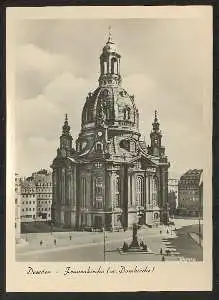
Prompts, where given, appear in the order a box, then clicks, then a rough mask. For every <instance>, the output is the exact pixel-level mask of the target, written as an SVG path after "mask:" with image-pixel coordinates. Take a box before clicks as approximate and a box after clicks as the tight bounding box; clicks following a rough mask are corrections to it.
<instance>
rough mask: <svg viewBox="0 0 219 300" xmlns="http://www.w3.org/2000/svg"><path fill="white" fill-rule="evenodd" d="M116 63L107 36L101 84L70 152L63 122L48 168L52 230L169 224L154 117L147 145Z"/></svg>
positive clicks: (163, 168)
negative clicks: (58, 143)
mask: <svg viewBox="0 0 219 300" xmlns="http://www.w3.org/2000/svg"><path fill="white" fill-rule="evenodd" d="M120 60H121V55H120V54H119V52H118V50H117V48H116V45H115V43H114V42H113V40H112V37H111V34H109V37H108V40H107V42H106V45H105V46H104V47H103V50H102V54H101V56H100V76H99V85H98V87H97V88H96V89H95V90H94V91H93V92H92V93H89V94H88V96H87V98H86V101H85V104H84V107H83V110H82V118H81V131H80V133H79V135H78V138H77V140H76V143H75V146H73V144H72V141H73V138H72V136H71V132H70V126H69V123H68V117H67V115H66V116H65V121H64V125H63V128H62V135H61V136H60V145H59V148H58V149H57V156H56V157H55V159H54V160H53V163H52V166H51V167H52V169H53V204H52V220H53V222H54V223H55V224H57V225H61V226H66V227H71V228H83V227H86V228H89V227H90V228H96V229H101V228H103V227H104V228H106V229H107V230H117V229H118V228H128V227H130V226H132V224H133V223H135V222H136V220H138V222H139V223H141V224H145V225H149V226H153V225H156V224H158V223H164V224H165V223H167V222H168V203H167V199H168V168H169V166H170V164H169V162H168V158H167V156H166V154H165V148H164V147H163V146H162V134H161V131H160V124H159V121H158V116H157V111H155V115H154V122H153V124H152V131H151V134H150V140H151V142H150V145H146V143H145V141H144V140H143V139H142V138H141V133H140V131H139V111H138V108H137V107H136V105H135V99H134V96H133V95H129V94H128V93H127V91H126V90H125V89H123V88H122V77H121V74H120ZM139 210H141V211H142V214H141V217H140V219H139V218H138V217H137V215H138V211H139Z"/></svg>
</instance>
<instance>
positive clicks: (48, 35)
mask: <svg viewBox="0 0 219 300" xmlns="http://www.w3.org/2000/svg"><path fill="white" fill-rule="evenodd" d="M146 9H147V8H146ZM121 10H122V8H121ZM92 11H93V10H92ZM18 14H19V13H18ZM104 15H106V9H105V14H103V17H102V18H101V17H99V18H95V17H93V16H92V17H90V18H89V16H88V17H86V18H85V17H81V18H79V17H75V15H74V16H73V15H72V17H71V16H70V14H68V18H64V17H62V15H60V16H58V15H57V14H56V16H55V17H53V18H51V17H48V18H46V14H45V17H43V18H41V17H40V18H34V17H32V18H28V17H25V18H18V19H17V20H16V21H14V23H13V24H14V27H13V28H14V30H13V47H14V49H15V50H14V51H13V52H10V59H11V61H10V65H11V66H12V65H13V76H12V77H13V80H12V82H13V94H10V95H12V96H11V98H10V107H12V106H13V109H12V111H13V112H12V113H11V120H12V124H13V125H11V127H10V128H13V132H14V133H13V150H11V151H12V152H13V157H14V160H13V161H14V164H13V174H11V178H13V184H12V185H13V189H14V199H7V201H10V203H11V204H10V205H11V206H10V209H11V210H13V213H12V212H11V213H10V215H11V216H13V220H11V219H10V220H9V221H8V222H10V224H13V225H12V227H13V230H14V234H13V240H14V260H15V262H19V263H26V262H28V266H29V271H28V272H30V273H31V272H33V273H34V267H31V264H30V263H31V262H32V263H34V265H36V263H44V264H45V263H47V262H52V263H53V264H54V265H55V264H56V263H61V262H62V263H66V262H67V263H81V262H82V263H86V262H89V263H90V262H92V263H103V264H104V263H111V262H112V263H118V262H119V263H120V266H119V268H120V270H123V271H124V273H125V272H126V265H125V264H124V263H125V262H126V263H135V262H138V263H139V262H140V264H142V263H144V264H148V263H150V264H151V263H152V264H153V263H160V264H161V265H162V268H165V265H168V264H169V263H170V262H171V263H177V264H179V262H180V263H182V264H185V265H188V264H191V263H192V264H193V265H194V264H196V263H200V262H201V263H203V262H205V255H204V253H205V251H207V252H208V251H209V250H211V240H210V242H209V243H208V242H207V239H208V238H209V236H210V235H211V232H209V231H208V230H211V224H210V223H209V224H208V222H210V218H209V216H211V206H212V199H211V185H209V182H211V166H210V167H209V165H210V164H211V144H210V141H211V125H210V124H211V101H212V99H211V89H212V86H211V84H212V83H211V55H212V54H211V51H212V49H211V36H209V34H210V33H211V31H210V28H211V27H210V26H209V25H208V22H206V21H203V19H204V18H202V15H201V17H196V16H195V15H194V17H191V16H190V17H188V18H186V17H169V18H168V17H165V18H164V17H162V16H158V17H150V18H144V17H135V16H134V15H133V16H132V17H130V14H129V15H128V16H127V17H124V14H122V17H121V18H120V17H119V14H118V13H117V14H116V17H115V18H114V17H113V14H110V15H109V16H108V17H104ZM176 15H177V14H176ZM206 24H207V25H206ZM8 89H10V86H9V85H8ZM8 114H10V109H9V111H8ZM205 181H206V182H207V183H206V182H205ZM12 227H11V228H12ZM13 230H12V231H13ZM12 231H10V232H12ZM206 235H207V237H206ZM10 236H11V235H10ZM206 246H207V248H205V247H206ZM206 261H209V259H207V260H206ZM121 263H122V264H121ZM89 268H90V267H89ZM136 268H137V266H136ZM127 270H128V268H127ZM65 272H69V273H70V272H71V267H70V265H69V267H68V268H67V269H65ZM127 272H128V271H127ZM120 273H122V271H121V272H120Z"/></svg>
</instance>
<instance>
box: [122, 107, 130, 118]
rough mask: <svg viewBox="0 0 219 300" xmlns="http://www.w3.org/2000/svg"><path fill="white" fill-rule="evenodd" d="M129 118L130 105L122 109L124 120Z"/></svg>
mask: <svg viewBox="0 0 219 300" xmlns="http://www.w3.org/2000/svg"><path fill="white" fill-rule="evenodd" d="M130 118H131V108H130V107H125V108H124V110H123V119H124V120H130Z"/></svg>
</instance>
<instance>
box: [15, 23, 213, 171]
mask: <svg viewBox="0 0 219 300" xmlns="http://www.w3.org/2000/svg"><path fill="white" fill-rule="evenodd" d="M109 25H111V27H112V36H113V40H114V41H115V42H116V44H117V47H118V49H119V51H120V53H121V55H122V58H121V74H122V78H123V87H124V88H126V89H127V91H128V92H129V93H130V94H134V95H135V101H136V105H137V107H138V108H139V112H140V127H141V132H142V134H143V136H145V139H146V142H147V144H148V143H149V142H150V139H149V134H150V131H151V128H152V125H151V123H152V121H153V114H154V110H155V109H157V110H158V116H159V120H160V124H161V130H162V132H163V145H164V146H165V147H166V154H167V155H168V157H169V161H170V163H171V168H170V176H171V177H172V176H179V175H181V174H182V173H183V172H184V171H186V170H187V169H190V168H202V167H203V165H202V162H203V153H202V149H203V145H204V141H203V136H202V132H203V120H202V113H203V102H204V101H208V99H205V97H206V91H207V89H208V88H209V85H208V82H209V72H208V70H209V60H208V57H209V55H210V52H209V51H210V48H209V45H206V39H205V37H206V34H207V33H208V32H207V31H206V29H205V27H204V26H205V24H204V23H203V22H202V20H201V19H188V20H187V19H180V20H177V19H169V20H168V19H145V20H143V19H132V20H131V19H123V20H29V21H28V20H26V21H22V22H19V23H18V24H17V26H16V27H17V32H16V45H17V46H16V95H15V96H16V155H17V157H16V163H17V165H16V170H17V172H19V173H20V174H22V175H29V174H31V173H32V172H33V171H36V170H39V169H40V168H47V169H48V168H49V166H50V165H51V163H52V160H53V159H54V158H55V155H56V149H57V147H58V145H59V136H60V134H61V127H62V125H63V122H64V114H65V113H68V115H69V123H70V125H71V132H72V136H73V139H74V141H75V140H76V138H77V136H78V134H79V131H80V126H81V112H82V107H83V105H84V103H85V99H86V96H87V94H88V92H89V91H93V90H94V89H95V88H96V87H97V85H98V77H99V56H100V54H101V51H102V47H103V46H104V44H105V42H106V39H107V32H108V27H109Z"/></svg>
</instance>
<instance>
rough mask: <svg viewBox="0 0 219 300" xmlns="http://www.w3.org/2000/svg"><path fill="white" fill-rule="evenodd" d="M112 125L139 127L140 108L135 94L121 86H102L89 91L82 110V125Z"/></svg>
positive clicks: (84, 126) (85, 126)
mask: <svg viewBox="0 0 219 300" xmlns="http://www.w3.org/2000/svg"><path fill="white" fill-rule="evenodd" d="M103 124H106V125H108V126H109V127H110V126H113V127H114V126H125V127H131V128H133V130H134V129H135V130H136V129H138V110H137V108H136V106H135V103H134V96H131V95H129V94H128V93H127V92H126V91H125V90H124V89H123V88H122V87H121V86H119V85H116V86H101V87H98V88H97V89H96V90H95V91H94V92H93V93H89V94H88V97H87V99H86V102H85V105H84V108H83V111H82V127H83V128H84V129H85V128H87V127H89V128H90V127H94V126H96V125H103Z"/></svg>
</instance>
